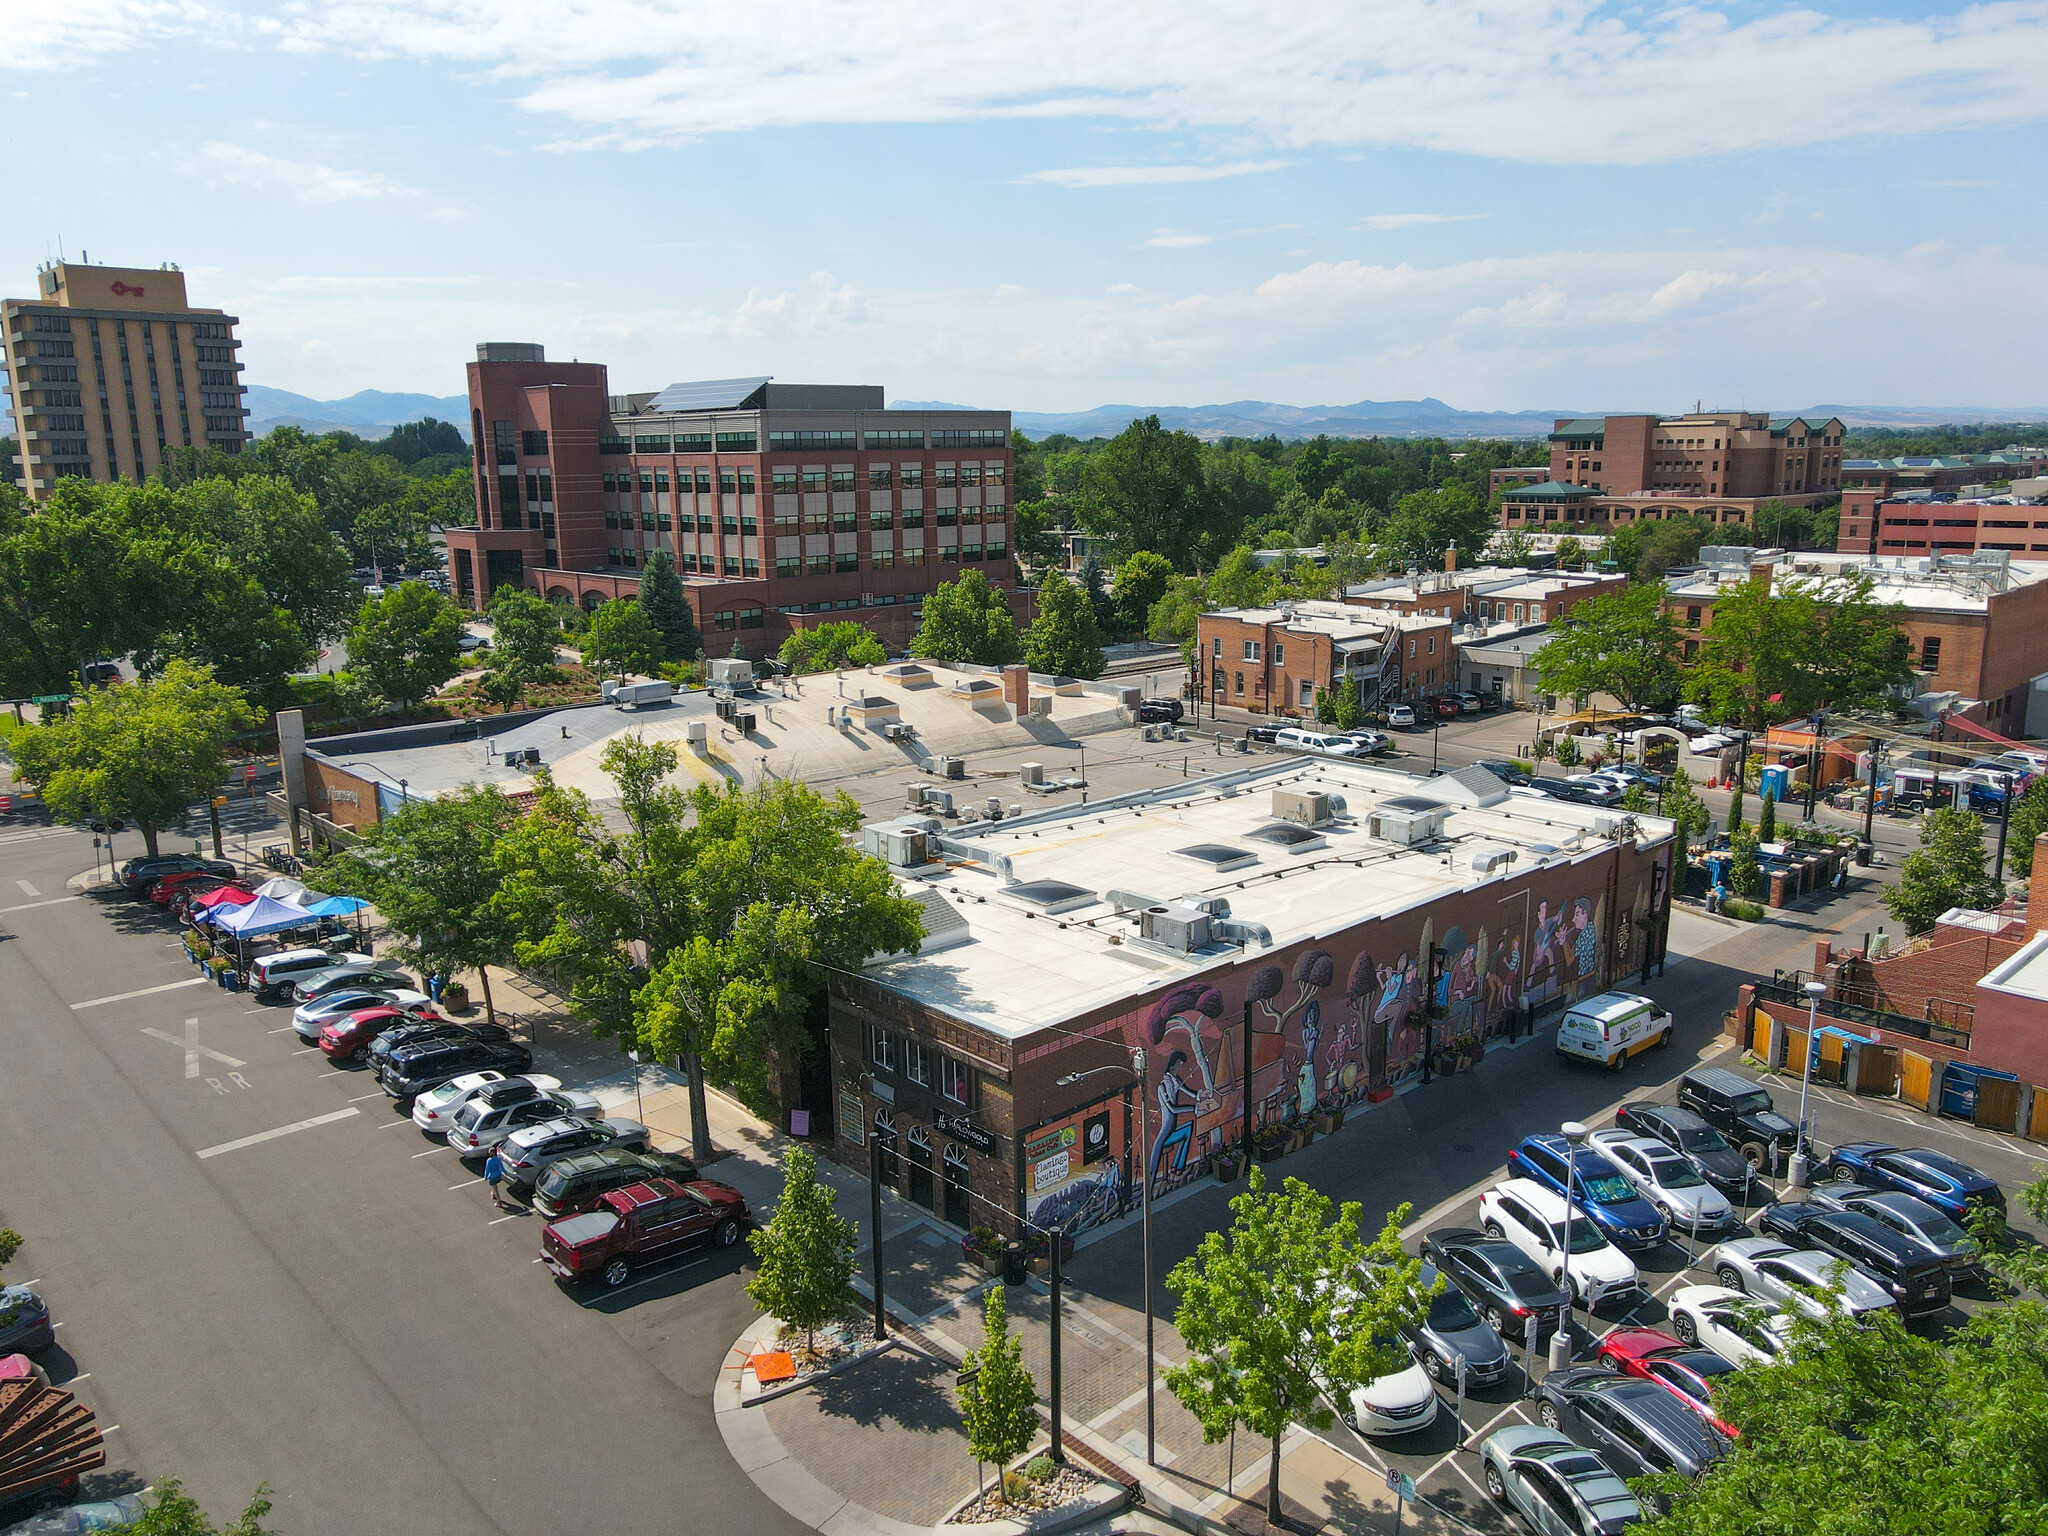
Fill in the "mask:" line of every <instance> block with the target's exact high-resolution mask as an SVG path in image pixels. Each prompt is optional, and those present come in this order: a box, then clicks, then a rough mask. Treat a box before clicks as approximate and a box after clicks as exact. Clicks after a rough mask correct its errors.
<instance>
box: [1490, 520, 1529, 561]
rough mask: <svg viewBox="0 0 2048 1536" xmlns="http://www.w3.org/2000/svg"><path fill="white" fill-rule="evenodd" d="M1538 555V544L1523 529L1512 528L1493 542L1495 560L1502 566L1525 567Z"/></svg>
mask: <svg viewBox="0 0 2048 1536" xmlns="http://www.w3.org/2000/svg"><path fill="white" fill-rule="evenodd" d="M1535 554H1536V542H1535V540H1533V539H1531V538H1530V537H1529V535H1528V532H1527V531H1526V530H1525V529H1521V528H1510V529H1509V530H1508V531H1507V532H1506V533H1504V534H1502V535H1501V536H1500V537H1499V538H1497V539H1495V540H1494V541H1493V558H1494V559H1496V560H1498V561H1499V562H1500V563H1501V564H1502V565H1514V566H1525V565H1527V564H1528V563H1529V561H1530V560H1531V559H1532V558H1533V557H1534V556H1535Z"/></svg>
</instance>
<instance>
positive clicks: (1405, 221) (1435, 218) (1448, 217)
mask: <svg viewBox="0 0 2048 1536" xmlns="http://www.w3.org/2000/svg"><path fill="white" fill-rule="evenodd" d="M1486 217H1487V215H1486V214H1483V213H1369V214H1367V215H1366V216H1365V217H1364V218H1362V219H1360V220H1359V221H1358V222H1357V223H1356V224H1354V225H1353V226H1352V228H1354V229H1407V228H1409V227H1410V226H1412V225H1416V224H1465V223H1469V222H1470V221H1471V220H1473V219H1483V218H1486Z"/></svg>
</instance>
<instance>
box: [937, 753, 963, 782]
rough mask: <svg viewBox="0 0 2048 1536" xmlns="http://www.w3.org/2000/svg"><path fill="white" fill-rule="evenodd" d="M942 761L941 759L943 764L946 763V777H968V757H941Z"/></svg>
mask: <svg viewBox="0 0 2048 1536" xmlns="http://www.w3.org/2000/svg"><path fill="white" fill-rule="evenodd" d="M940 761H941V762H942V763H943V764H944V765H945V774H946V777H947V778H949V779H964V778H966V777H967V759H966V758H964V757H947V758H941V759H940Z"/></svg>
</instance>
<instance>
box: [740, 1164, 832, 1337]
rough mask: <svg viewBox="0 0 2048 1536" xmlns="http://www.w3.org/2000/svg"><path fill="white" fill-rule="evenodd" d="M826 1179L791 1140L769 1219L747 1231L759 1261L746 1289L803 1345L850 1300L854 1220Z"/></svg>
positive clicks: (754, 1299) (749, 1294)
mask: <svg viewBox="0 0 2048 1536" xmlns="http://www.w3.org/2000/svg"><path fill="white" fill-rule="evenodd" d="M836 1201H837V1197H836V1196H835V1195H834V1194H833V1192H832V1187H831V1186H830V1185H829V1184H823V1183H820V1182H819V1180H818V1160H817V1158H816V1157H815V1156H813V1155H812V1153H811V1151H810V1149H809V1148H808V1147H800V1146H792V1147H791V1148H790V1149H789V1150H788V1151H787V1152H786V1153H784V1154H783V1158H782V1198H781V1199H780V1200H778V1201H776V1202H775V1214H774V1215H773V1216H772V1217H770V1218H769V1220H768V1224H767V1225H766V1226H763V1227H758V1228H756V1229H755V1230H754V1231H753V1232H750V1233H749V1234H748V1235H747V1242H748V1243H749V1245H750V1246H751V1247H752V1248H753V1250H754V1257H755V1258H756V1259H757V1260H758V1261H759V1263H758V1266H757V1268H756V1269H755V1272H754V1278H753V1279H751V1280H749V1281H748V1282H747V1295H748V1296H750V1297H751V1298H753V1301H754V1304H755V1305H756V1306H758V1307H761V1308H762V1309H763V1310H765V1311H767V1312H769V1313H770V1314H772V1315H773V1316H775V1317H779V1318H780V1319H782V1321H783V1322H785V1323H787V1324H789V1325H790V1327H792V1328H801V1329H803V1331H804V1348H805V1349H806V1350H809V1349H811V1348H812V1335H813V1334H814V1333H815V1332H816V1331H817V1330H818V1329H819V1328H821V1327H823V1326H824V1325H825V1324H826V1323H829V1322H832V1321H833V1320H835V1319H836V1318H839V1317H841V1316H843V1315H844V1314H845V1313H846V1312H847V1311H848V1310H849V1309H850V1308H851V1307H852V1306H853V1304H854V1295H853V1272H854V1242H855V1239H856V1237H857V1235H858V1234H857V1233H856V1231H855V1228H854V1224H853V1223H852V1222H851V1221H848V1220H847V1219H846V1218H845V1217H844V1216H842V1215H840V1214H839V1211H838V1208H837V1203H836Z"/></svg>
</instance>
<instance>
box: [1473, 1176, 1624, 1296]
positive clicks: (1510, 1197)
mask: <svg viewBox="0 0 2048 1536" xmlns="http://www.w3.org/2000/svg"><path fill="white" fill-rule="evenodd" d="M1479 1218H1480V1225H1481V1226H1482V1227H1484V1228H1485V1229H1486V1234H1487V1236H1489V1237H1495V1238H1504V1239H1506V1240H1507V1241H1508V1242H1510V1243H1512V1244H1514V1246H1515V1247H1517V1248H1519V1249H1521V1250H1522V1252H1523V1253H1525V1254H1527V1255H1528V1256H1529V1257H1530V1258H1531V1259H1532V1260H1534V1261H1535V1262H1536V1263H1538V1264H1540V1265H1542V1266H1543V1272H1544V1273H1545V1274H1547V1275H1548V1276H1550V1278H1551V1279H1553V1280H1555V1281H1556V1282H1557V1283H1558V1284H1559V1285H1563V1284H1564V1283H1565V1279H1566V1270H1565V1253H1564V1251H1563V1249H1562V1248H1560V1247H1559V1238H1560V1236H1561V1234H1562V1233H1563V1232H1564V1230H1565V1224H1564V1219H1565V1201H1564V1196H1563V1195H1560V1194H1557V1193H1555V1192H1553V1191H1551V1190H1548V1189H1545V1188H1544V1187H1543V1186H1542V1185H1541V1184H1538V1183H1536V1182H1535V1181H1534V1180H1533V1179H1503V1180H1502V1181H1501V1182H1500V1183H1498V1184H1496V1185H1494V1186H1493V1188H1491V1189H1489V1190H1488V1191H1487V1192H1486V1193H1485V1194H1483V1195H1481V1196H1480V1197H1479ZM1570 1279H1571V1286H1570V1290H1571V1297H1572V1300H1573V1302H1574V1303H1576V1304H1578V1305H1581V1306H1584V1307H1585V1308H1586V1309H1587V1310H1588V1311H1590V1310H1592V1309H1593V1308H1595V1307H1597V1306H1599V1305H1600V1303H1601V1302H1603V1301H1605V1300H1606V1299H1607V1298H1608V1297H1610V1296H1619V1295H1623V1294H1626V1293H1628V1292H1631V1291H1640V1290H1641V1289H1642V1288H1643V1282H1642V1277H1641V1276H1640V1275H1639V1274H1637V1273H1636V1266H1635V1264H1634V1262H1633V1261H1632V1260H1631V1259H1630V1258H1629V1256H1628V1255H1627V1254H1625V1253H1623V1252H1622V1251H1621V1250H1620V1249H1619V1248H1617V1247H1615V1246H1614V1244H1612V1243H1610V1242H1608V1241H1607V1239H1606V1238H1604V1237H1602V1236H1601V1235H1600V1229H1599V1228H1598V1227H1596V1226H1594V1225H1593V1222H1592V1219H1591V1218H1590V1217H1588V1216H1586V1215H1584V1214H1580V1215H1577V1216H1574V1217H1573V1218H1572V1223H1571V1270H1570Z"/></svg>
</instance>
